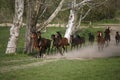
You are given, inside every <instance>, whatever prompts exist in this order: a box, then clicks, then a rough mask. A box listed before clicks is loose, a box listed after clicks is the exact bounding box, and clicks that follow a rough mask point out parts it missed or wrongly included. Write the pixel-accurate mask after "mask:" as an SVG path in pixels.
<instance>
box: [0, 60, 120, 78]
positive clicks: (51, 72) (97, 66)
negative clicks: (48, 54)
mask: <svg viewBox="0 0 120 80" xmlns="http://www.w3.org/2000/svg"><path fill="white" fill-rule="evenodd" d="M43 61H44V63H38V62H43ZM45 61H46V62H45ZM23 62H24V63H23ZM119 62H120V58H109V59H95V60H94V59H93V60H66V59H61V60H57V59H56V60H53V61H50V62H49V60H40V59H33V60H27V59H26V60H25V59H24V60H23V61H13V62H12V61H8V62H7V61H2V62H1V64H2V66H1V65H0V69H1V71H0V80H120V76H119V75H120V68H119V66H120V63H119ZM3 63H4V64H3ZM16 63H17V64H16ZM18 63H19V64H18ZM31 63H34V65H35V64H37V65H35V66H34V65H32V64H31ZM5 64H9V66H8V65H5ZM27 64H31V66H27ZM25 66H27V67H25Z"/></svg>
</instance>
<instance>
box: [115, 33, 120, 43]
mask: <svg viewBox="0 0 120 80" xmlns="http://www.w3.org/2000/svg"><path fill="white" fill-rule="evenodd" d="M115 40H116V45H119V43H120V35H119V32H118V31H117V32H116V35H115Z"/></svg>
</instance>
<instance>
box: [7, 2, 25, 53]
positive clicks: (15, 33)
mask: <svg viewBox="0 0 120 80" xmlns="http://www.w3.org/2000/svg"><path fill="white" fill-rule="evenodd" d="M23 11H24V0H15V17H14V20H13V25H12V27H11V28H10V38H9V41H8V45H7V49H6V54H10V53H15V52H16V49H17V41H18V37H19V31H20V27H21V26H22V16H23Z"/></svg>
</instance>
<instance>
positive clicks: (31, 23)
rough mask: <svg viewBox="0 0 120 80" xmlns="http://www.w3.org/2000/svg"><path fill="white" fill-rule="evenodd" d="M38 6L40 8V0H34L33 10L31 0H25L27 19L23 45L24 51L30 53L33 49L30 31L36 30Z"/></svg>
mask: <svg viewBox="0 0 120 80" xmlns="http://www.w3.org/2000/svg"><path fill="white" fill-rule="evenodd" d="M39 8H40V0H35V6H34V8H33V10H32V3H31V0H27V21H26V22H27V25H26V33H25V45H24V52H25V53H31V52H32V50H33V48H32V39H31V32H32V31H36V24H37V20H38V13H39Z"/></svg>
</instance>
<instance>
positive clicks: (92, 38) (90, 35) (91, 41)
mask: <svg viewBox="0 0 120 80" xmlns="http://www.w3.org/2000/svg"><path fill="white" fill-rule="evenodd" d="M88 36H89V39H88V40H89V42H90V45H93V43H94V39H95V37H94V35H92V34H91V33H89V34H88Z"/></svg>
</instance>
